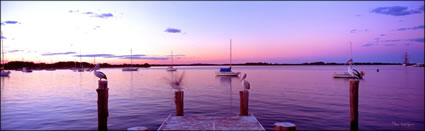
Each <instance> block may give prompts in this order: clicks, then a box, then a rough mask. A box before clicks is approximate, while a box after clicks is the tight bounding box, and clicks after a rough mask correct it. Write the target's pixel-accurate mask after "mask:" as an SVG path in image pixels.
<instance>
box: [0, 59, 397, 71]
mask: <svg viewBox="0 0 425 131" xmlns="http://www.w3.org/2000/svg"><path fill="white" fill-rule="evenodd" d="M344 64H345V63H335V62H329V63H325V62H321V61H319V62H311V63H307V62H306V63H301V64H280V63H266V62H248V63H244V64H232V65H235V66H237V65H238V66H241V65H246V66H250V65H344ZM353 64H354V65H401V63H380V62H357V63H353ZM99 65H100V66H101V67H102V68H119V67H129V66H133V67H144V68H147V67H151V66H170V64H152V65H151V64H148V63H145V64H133V65H130V64H117V65H112V64H108V63H99ZM225 65H228V64H206V63H194V64H174V66H225ZM2 66H3V65H2ZM23 67H26V68H32V69H71V68H82V67H84V68H93V67H94V64H91V63H88V62H75V61H64V62H56V63H51V64H48V63H34V62H23V61H11V62H8V63H6V64H5V65H4V69H6V70H17V69H22V68H23Z"/></svg>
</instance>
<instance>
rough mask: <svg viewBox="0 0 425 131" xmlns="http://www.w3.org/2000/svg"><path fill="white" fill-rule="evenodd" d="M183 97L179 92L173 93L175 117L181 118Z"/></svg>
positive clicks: (182, 93) (181, 92)
mask: <svg viewBox="0 0 425 131" xmlns="http://www.w3.org/2000/svg"><path fill="white" fill-rule="evenodd" d="M183 97H184V92H183V91H181V90H178V91H175V92H174V101H175V103H176V116H183V115H184V110H183V105H184V104H183Z"/></svg>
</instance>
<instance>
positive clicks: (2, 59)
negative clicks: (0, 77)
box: [1, 32, 4, 66]
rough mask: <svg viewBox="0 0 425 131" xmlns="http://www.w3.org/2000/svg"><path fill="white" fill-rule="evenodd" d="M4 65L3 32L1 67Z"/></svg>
mask: <svg viewBox="0 0 425 131" xmlns="http://www.w3.org/2000/svg"><path fill="white" fill-rule="evenodd" d="M3 63H4V52H3V32H1V65H2V66H4V65H3Z"/></svg>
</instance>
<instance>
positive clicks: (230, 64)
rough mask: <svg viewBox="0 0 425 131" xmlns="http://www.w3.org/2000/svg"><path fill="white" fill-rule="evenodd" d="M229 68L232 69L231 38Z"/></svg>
mask: <svg viewBox="0 0 425 131" xmlns="http://www.w3.org/2000/svg"><path fill="white" fill-rule="evenodd" d="M230 69H232V39H230Z"/></svg>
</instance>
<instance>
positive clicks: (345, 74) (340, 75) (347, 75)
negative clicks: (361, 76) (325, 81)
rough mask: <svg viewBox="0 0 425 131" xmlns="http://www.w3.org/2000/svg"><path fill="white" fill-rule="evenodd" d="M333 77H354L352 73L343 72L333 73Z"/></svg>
mask: <svg viewBox="0 0 425 131" xmlns="http://www.w3.org/2000/svg"><path fill="white" fill-rule="evenodd" d="M334 78H355V77H353V76H352V75H350V74H348V73H344V74H334Z"/></svg>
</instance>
